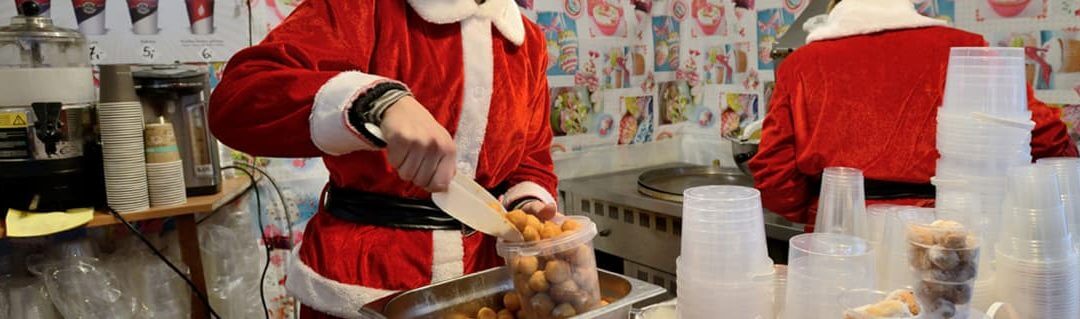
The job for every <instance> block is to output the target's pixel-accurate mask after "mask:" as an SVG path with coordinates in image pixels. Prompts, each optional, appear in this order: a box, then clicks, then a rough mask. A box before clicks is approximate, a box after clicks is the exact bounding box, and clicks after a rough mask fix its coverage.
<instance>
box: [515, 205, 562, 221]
mask: <svg viewBox="0 0 1080 319" xmlns="http://www.w3.org/2000/svg"><path fill="white" fill-rule="evenodd" d="M521 210H522V211H524V212H525V213H526V214H529V215H533V216H536V218H539V219H540V220H541V221H545V220H550V219H552V218H555V216H556V215H559V208H558V207H556V206H555V204H548V203H544V202H541V201H538V200H534V201H530V202H528V203H526V204H525V206H521Z"/></svg>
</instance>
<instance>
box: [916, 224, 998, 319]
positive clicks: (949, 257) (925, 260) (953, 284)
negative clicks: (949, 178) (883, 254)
mask: <svg viewBox="0 0 1080 319" xmlns="http://www.w3.org/2000/svg"><path fill="white" fill-rule="evenodd" d="M908 243H909V254H908V262H909V265H910V266H911V268H912V270H913V271H914V273H915V277H916V278H914V279H915V281H916V282H915V294H916V296H917V297H918V299H919V303H920V304H921V305H922V306H923V308H924V311H925V315H928V316H931V318H945V319H948V318H968V315H969V314H970V305H971V299H972V294H973V291H974V288H975V276H976V275H977V274H978V266H979V247H980V246H979V241H978V239H977V238H976V236H975V235H973V234H972V232H971V231H970V230H969V229H968V228H966V227H964V225H963V224H960V223H958V222H955V221H949V220H938V221H935V222H933V223H930V224H919V223H912V224H908Z"/></svg>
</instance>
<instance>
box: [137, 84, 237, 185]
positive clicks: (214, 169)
mask: <svg viewBox="0 0 1080 319" xmlns="http://www.w3.org/2000/svg"><path fill="white" fill-rule="evenodd" d="M131 73H132V75H133V76H134V78H135V89H136V92H137V93H138V94H139V99H140V100H141V101H142V105H143V115H144V116H145V117H146V121H147V122H148V123H153V122H159V120H161V119H164V120H165V122H168V123H172V125H173V131H174V132H176V144H177V146H178V147H179V149H180V157H181V159H182V160H183V161H184V184H185V185H186V186H187V194H188V195H189V196H192V195H207V194H214V193H217V192H218V191H220V190H221V164H220V159H219V158H218V143H217V139H215V138H214V136H213V135H211V134H210V127H209V124H208V122H207V116H206V115H207V104H206V101H209V98H210V97H209V92H208V90H207V89H206V87H207V84H208V83H209V79H208V76H207V75H208V74H207V72H206V71H205V70H204V69H201V68H198V67H195V66H190V65H181V64H177V65H153V66H136V67H132V70H131Z"/></svg>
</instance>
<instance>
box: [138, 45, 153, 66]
mask: <svg viewBox="0 0 1080 319" xmlns="http://www.w3.org/2000/svg"><path fill="white" fill-rule="evenodd" d="M139 56H140V57H142V59H143V60H144V61H146V62H154V59H155V58H157V49H156V48H154V46H153V45H149V44H144V45H143V46H142V52H141V53H139Z"/></svg>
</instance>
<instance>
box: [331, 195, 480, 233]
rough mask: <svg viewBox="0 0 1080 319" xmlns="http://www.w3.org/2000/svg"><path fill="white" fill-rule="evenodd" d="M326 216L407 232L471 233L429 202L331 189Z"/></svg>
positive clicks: (426, 200) (427, 200)
mask: <svg viewBox="0 0 1080 319" xmlns="http://www.w3.org/2000/svg"><path fill="white" fill-rule="evenodd" d="M325 205H326V212H327V213H330V215H333V216H334V217H337V218H340V219H343V220H347V221H350V222H354V223H357V224H364V225H374V226H383V227H393V228H404V229H423V230H467V229H466V227H465V225H463V224H462V223H461V222H459V221H458V220H457V219H454V217H451V216H450V215H449V214H447V213H445V212H443V211H442V210H441V209H439V207H438V206H435V202H432V201H431V200H429V199H409V198H400V197H394V196H388V195H382V194H374V193H367V192H362V191H357V190H353V189H347V188H340V187H335V186H330V187H328V190H327V193H326V204H325Z"/></svg>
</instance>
